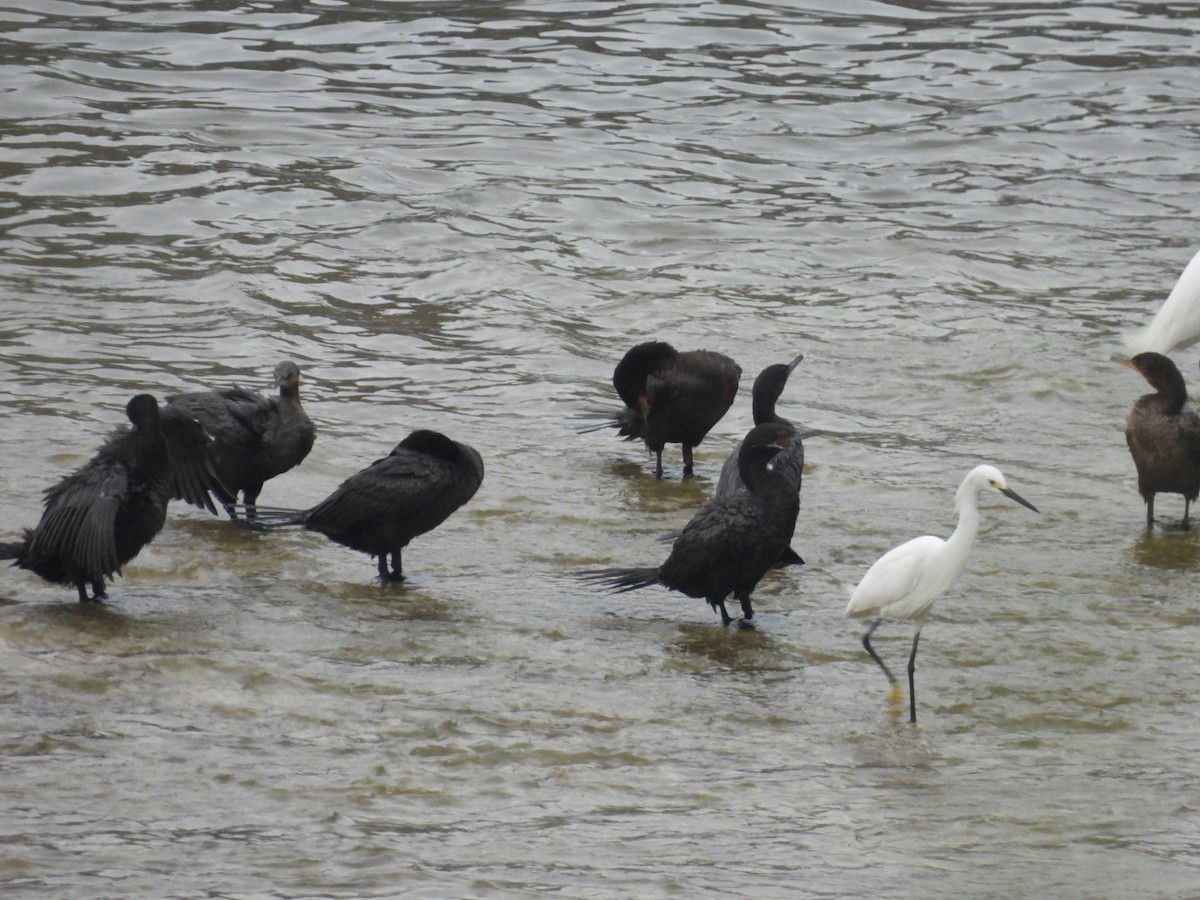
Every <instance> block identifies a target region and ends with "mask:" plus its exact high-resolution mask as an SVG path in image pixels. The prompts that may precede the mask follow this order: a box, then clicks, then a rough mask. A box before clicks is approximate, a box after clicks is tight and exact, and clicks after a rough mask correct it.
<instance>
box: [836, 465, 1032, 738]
mask: <svg viewBox="0 0 1200 900" xmlns="http://www.w3.org/2000/svg"><path fill="white" fill-rule="evenodd" d="M988 488H991V489H993V490H997V491H999V492H1000V493H1001V494H1003V495H1004V496H1006V497H1008V498H1010V499H1012V500H1016V501H1017V502H1018V503H1020V504H1021V505H1022V506H1027V507H1029V508H1030V509H1032V510H1033V511H1034V512H1038V509H1037V507H1036V506H1034V505H1033V504H1032V503H1030V502H1029V501H1028V500H1026V499H1025V498H1024V497H1021V496H1020V495H1019V494H1017V492H1016V491H1014V490H1012V489H1011V488H1009V487H1008V485H1007V484H1005V482H1004V476H1003V475H1002V474H1001V473H1000V470H999V469H997V468H996V467H995V466H976V467H975V468H974V469H972V470H971V471H970V472H968V473H967V477H966V478H964V479H963V482H962V484H961V485H959V488H958V493H957V494H955V496H954V507H955V509H957V510H958V526H957V527H956V528H955V529H954V533H953V534H952V535H950V537H949V538H948V539H947V540H942V539H941V538H940V537H936V536H934V535H931V534H927V535H925V536H924V537H919V538H913V539H912V540H911V541H907V542H905V543H903V544H901V545H900V546H899V547H895V548H893V549H891V550H889V551H888V552H887V553H885V554H884V555H883V556H881V557H879V559H878V560H876V561H875V564H874V565H872V566H871V568H870V569H868V570H867V574H866V575H864V576H863V578H862V581H860V582H859V583H858V587H856V588H855V589H854V592H853V593H852V594H851V595H850V602H849V604H847V606H846V612H845V615H846V617H847V618H853V619H861V618H865V617H867V616H870V615H875V616H876V618H875V621H874V622H872V623H871V627H870V628H868V629H867V631H866V633H865V634H864V635H863V637H862V643H863V647H865V648H866V651H867V653H869V654H870V655H871V659H873V660H875V662H876V663H878V664H879V668H881V669H883V674H884V675H886V676H887V679H888V682H889V683H890V684H891V686H892V687H891V691H890V692H889V694H888V699H889V701H890V702H892V703H895V702H896V701H898V700H899V699H900V686H899V684H898V683H897V682H896V678H895V676H893V675H892V673H891V672H890V671H889V670H888V667H887V666H885V665H884V664H883V660H882V659H880V658H879V655H878V654H877V653H876V652H875V650H874V648H873V647H872V646H871V635H872V634H874V632H875V629H876V628H878V627H879V623H880V622H882V621H883V620H884V619H885V618H887V619H908V620H910V621H912V622H913V623H915V625H916V629H917V630H916V633H915V634H914V635H913V642H912V653H910V654H909V656H908V708H909V721H912V722H916V721H917V694H916V689H915V687H914V685H913V674H914V673H915V672H916V659H917V642H918V641H919V640H920V638H921V627H922V626H923V625H924V624H925V618H926V616H928V615H929V610H930V607H932V606H933V601H934V600H935V599H936V598H937V597H938V596H940V595H941V594H943V593H945V591H946V590H947V589H948V588H949V587H950V585H952V584H954V581H955V579H957V578H958V576H959V575H960V574H961V573H962V570H963V568H964V567H965V566H966V563H967V555H968V554H969V553H970V552H971V546H972V545H973V544H974V543H975V534H976V532H978V531H979V505H978V503H979V494H980V492H981V491H983V490H985V489H988Z"/></svg>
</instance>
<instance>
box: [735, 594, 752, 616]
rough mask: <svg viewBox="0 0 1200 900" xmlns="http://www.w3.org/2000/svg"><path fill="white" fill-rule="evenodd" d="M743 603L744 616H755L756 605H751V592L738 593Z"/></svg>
mask: <svg viewBox="0 0 1200 900" xmlns="http://www.w3.org/2000/svg"><path fill="white" fill-rule="evenodd" d="M736 596H737V598H738V600H740V601H741V603H742V616H744V617H745V618H746V619H753V618H754V607H753V606H751V605H750V592H749V591H745V592H743V593H740V594H737V595H736Z"/></svg>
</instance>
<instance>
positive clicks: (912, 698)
mask: <svg viewBox="0 0 1200 900" xmlns="http://www.w3.org/2000/svg"><path fill="white" fill-rule="evenodd" d="M919 640H921V629H920V628H918V629H917V633H916V634H914V635H913V645H912V653H910V654H908V721H910V722H912V723H913V724H916V721H917V685H916V681H915V679H914V677H913V676H915V675H916V673H917V641H919Z"/></svg>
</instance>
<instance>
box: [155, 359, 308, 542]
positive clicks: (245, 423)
mask: <svg viewBox="0 0 1200 900" xmlns="http://www.w3.org/2000/svg"><path fill="white" fill-rule="evenodd" d="M274 375H275V384H276V385H277V386H278V387H279V396H277V397H264V396H262V395H261V394H256V393H253V392H252V391H247V390H244V389H242V388H239V387H234V388H228V389H226V390H216V391H200V392H197V393H193V394H179V395H178V396H175V397H169V398H168V399H167V403H168V404H169V405H170V406H171V407H176V408H179V409H183V410H185V411H186V412H187V413H189V414H190V415H192V416H194V417H195V418H197V419H198V420H199V421H200V423H201V424H202V425H203V426H204V428H205V430H206V431H207V432H208V433H209V434H210V435H211V436H212V439H213V445H212V455H213V459H214V461H215V463H216V467H217V474H218V476H220V479H221V483H222V484H223V485H224V488H225V489H224V490H222V489H220V488H218V489H217V490H216V491H214V493H215V494H216V495H217V499H218V500H220V501H221V505H222V506H224V507H225V511H226V512H227V513H228V514H229V518H231V519H236V518H237V511H236V509H235V504H236V503H237V493H238V491H241V492H242V497H243V500H244V503H245V509H246V517H247V518H248V519H253V518H254V516H255V514H256V508H255V502H256V501H257V499H258V495H259V493H260V492H261V491H262V488H263V484H264V482H266V481H269V480H270V479H272V478H274V477H275V476H276V475H282V474H283V473H284V472H286V471H288V469H291V468H293V467H294V466H297V465H299V464H300V463H301V462H302V461H303V460H304V457H306V456H308V451H309V450H311V449H312V445H313V440H314V438H315V437H316V434H317V430H316V428H315V427H314V426H313V423H312V422H311V421H310V420H309V418H308V415H307V414H306V413H305V412H304V407H303V406H301V405H300V367H299V366H297V365H296V364H295V363H294V362H291V361H285V362H281V363H280V364H279V365H277V366H276V367H275V373H274Z"/></svg>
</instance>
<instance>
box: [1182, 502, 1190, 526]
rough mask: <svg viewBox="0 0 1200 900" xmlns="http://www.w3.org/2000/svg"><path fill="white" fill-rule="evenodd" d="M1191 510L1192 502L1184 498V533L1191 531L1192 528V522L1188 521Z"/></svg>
mask: <svg viewBox="0 0 1200 900" xmlns="http://www.w3.org/2000/svg"><path fill="white" fill-rule="evenodd" d="M1191 508H1192V501H1191V500H1190V499H1189V498H1187V497H1184V498H1183V530H1184V531H1189V530H1191V527H1192V524H1191V522H1189V521H1188V512H1190V511H1191Z"/></svg>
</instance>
